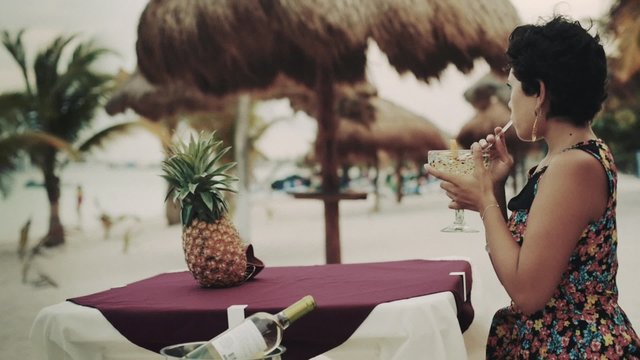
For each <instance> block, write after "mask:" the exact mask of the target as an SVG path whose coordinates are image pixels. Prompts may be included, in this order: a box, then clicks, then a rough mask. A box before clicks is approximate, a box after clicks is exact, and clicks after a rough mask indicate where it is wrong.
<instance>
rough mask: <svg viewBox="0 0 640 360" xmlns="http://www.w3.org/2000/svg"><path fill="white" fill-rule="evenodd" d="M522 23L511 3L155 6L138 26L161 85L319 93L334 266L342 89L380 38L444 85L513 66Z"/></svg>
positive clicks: (277, 0) (143, 55)
mask: <svg viewBox="0 0 640 360" xmlns="http://www.w3.org/2000/svg"><path fill="white" fill-rule="evenodd" d="M517 23H518V18H517V15H516V11H515V9H514V8H513V6H512V5H511V4H510V3H509V2H508V0H494V1H476V0H419V1H415V0H412V1H409V0H394V1H391V0H350V1H339V2H332V1H325V0H296V1H293V0H262V1H255V0H244V1H242V0H238V1H225V2H222V1H212V0H151V1H150V2H149V4H148V5H147V7H146V8H145V10H144V11H143V13H142V16H141V19H140V24H139V27H138V42H137V45H136V49H137V54H138V66H139V68H140V71H141V73H142V74H143V75H144V76H145V77H146V78H147V79H149V81H150V82H151V83H154V84H161V85H166V84H176V83H177V84H181V85H184V86H187V87H195V88H198V89H200V90H201V91H202V92H203V93H208V94H214V95H224V94H227V93H230V92H234V91H238V90H243V89H249V88H259V87H266V86H268V85H269V84H271V82H272V81H273V79H274V78H275V76H276V75H277V74H278V73H285V74H287V75H289V76H291V77H292V78H294V79H296V80H299V81H301V82H303V83H304V84H307V85H308V86H310V87H312V88H314V89H315V91H316V94H317V97H318V113H317V114H316V117H317V119H318V141H319V143H321V144H323V145H324V147H323V149H322V150H323V152H322V154H320V155H321V156H320V160H321V163H322V186H323V191H324V193H325V194H327V197H325V198H324V203H325V231H326V240H327V244H326V251H327V262H329V263H334V262H340V237H339V223H338V218H339V216H338V201H337V200H339V194H338V176H337V172H336V163H337V161H336V160H337V154H336V151H335V149H336V146H335V133H336V129H337V119H336V118H335V117H334V114H333V105H334V104H333V99H334V83H335V82H353V81H356V80H361V79H362V78H363V77H364V73H365V63H366V48H367V41H368V40H369V39H370V38H371V39H373V40H375V41H376V42H377V43H378V46H379V47H380V49H381V50H382V51H383V52H384V53H386V54H387V56H388V57H389V61H390V63H391V64H392V65H393V66H395V67H396V69H398V70H399V71H401V72H403V71H411V72H413V73H414V74H415V75H416V76H417V77H418V78H419V79H423V80H426V81H428V80H429V79H431V78H433V77H437V76H438V75H439V74H440V73H441V72H442V71H443V70H444V69H445V68H446V67H447V66H448V64H449V63H453V64H454V65H455V66H456V67H458V69H460V70H461V71H463V72H466V71H468V70H470V69H471V68H472V67H473V61H474V59H476V58H484V59H486V60H487V62H488V63H489V64H490V65H491V66H492V67H494V68H498V69H500V68H502V67H503V65H504V64H505V58H504V55H503V54H504V49H505V47H506V40H507V35H508V34H509V32H510V31H511V29H512V28H513V27H514V26H515V25H516V24H517Z"/></svg>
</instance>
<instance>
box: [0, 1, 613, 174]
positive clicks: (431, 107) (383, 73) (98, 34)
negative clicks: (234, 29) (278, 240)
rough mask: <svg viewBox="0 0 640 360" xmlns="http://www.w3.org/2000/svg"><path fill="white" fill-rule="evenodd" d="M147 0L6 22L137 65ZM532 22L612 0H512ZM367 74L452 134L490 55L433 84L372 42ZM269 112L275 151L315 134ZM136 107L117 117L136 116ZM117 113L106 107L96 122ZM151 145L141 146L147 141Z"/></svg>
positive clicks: (123, 149)
mask: <svg viewBox="0 0 640 360" xmlns="http://www.w3.org/2000/svg"><path fill="white" fill-rule="evenodd" d="M146 3H147V0H112V1H103V0H2V12H0V30H9V31H10V32H13V33H15V32H16V31H17V30H19V29H27V32H26V33H25V36H24V39H23V41H24V43H25V44H26V46H27V56H28V57H29V59H31V60H32V59H33V58H34V56H35V53H36V51H37V50H39V49H41V48H42V47H43V46H46V45H47V44H49V42H50V41H51V40H52V39H53V38H54V37H56V36H57V35H60V34H79V38H80V39H83V40H88V39H95V40H96V41H97V42H98V43H99V44H100V45H101V46H104V47H107V48H110V49H113V50H114V51H115V52H116V54H115V55H112V56H109V57H108V58H106V59H105V60H103V61H102V62H101V63H100V66H101V67H102V68H104V69H105V70H107V71H111V72H116V71H117V70H118V69H124V70H127V71H132V70H133V69H134V68H135V65H136V55H135V41H136V38H137V35H136V30H137V24H138V19H139V16H140V13H141V12H142V10H143V9H144V6H145V5H146ZM512 3H513V5H514V6H515V7H516V9H517V11H518V13H519V15H520V18H521V19H522V21H523V22H524V23H530V22H536V21H537V20H538V19H539V18H540V17H549V16H550V15H552V14H553V13H554V12H555V13H561V14H565V15H568V16H570V17H573V18H575V19H577V20H582V19H586V18H599V17H601V16H602V15H603V14H605V13H606V11H607V10H608V8H609V6H610V4H611V0H566V1H558V0H535V1H533V0H512ZM369 55H370V56H369V62H368V64H367V75H368V78H369V80H370V81H371V82H372V83H373V84H374V85H376V87H377V88H378V94H379V95H380V96H381V97H383V98H386V99H388V100H391V101H393V102H396V103H397V104H398V105H402V106H404V107H406V108H408V109H409V110H411V111H413V112H415V113H416V114H419V115H421V116H424V117H425V118H427V119H429V120H431V121H432V122H434V123H435V124H436V125H437V126H439V127H440V128H441V129H442V130H444V131H445V132H447V133H449V134H452V135H454V134H456V133H457V132H458V130H459V129H460V127H461V126H462V125H463V124H464V123H465V122H466V121H468V120H469V119H470V118H471V117H472V116H473V113H474V112H473V108H472V107H471V106H470V105H469V104H468V103H467V102H466V101H465V100H464V98H463V96H462V94H463V93H464V91H465V90H466V89H467V88H468V87H469V86H471V85H472V84H473V83H474V82H475V81H477V80H478V79H479V78H480V77H482V76H483V75H484V74H486V73H487V71H488V66H487V65H486V63H485V62H484V61H483V60H479V61H477V62H476V66H475V67H474V70H473V71H471V72H470V73H469V74H466V75H464V74H461V73H460V72H458V71H457V70H456V69H455V68H454V67H450V68H448V69H447V70H445V72H444V73H443V74H442V76H441V77H440V80H439V81H432V82H431V84H429V85H427V84H425V83H424V82H422V81H419V80H416V79H415V77H413V76H412V75H411V74H403V75H400V74H398V73H397V72H396V71H395V70H394V69H393V68H392V67H391V66H390V65H389V63H388V61H387V59H386V57H385V56H384V54H381V53H380V52H379V51H376V49H375V48H372V49H370V53H369ZM21 88H22V77H21V75H20V72H19V70H18V68H17V67H16V65H15V63H14V62H13V60H12V58H11V57H10V55H9V54H8V53H7V52H6V51H4V48H3V49H1V51H0V92H4V91H11V90H16V89H21ZM260 113H261V114H262V115H263V116H264V117H265V118H269V117H274V118H275V117H280V116H287V115H291V116H292V117H293V119H292V120H290V121H285V122H280V123H279V124H278V125H277V126H274V127H273V129H270V131H269V132H267V134H266V135H265V137H264V138H263V139H262V141H260V142H259V143H258V145H259V146H260V147H261V148H262V149H263V151H264V152H266V153H267V154H269V155H270V156H272V157H274V158H279V159H284V158H288V157H292V156H295V155H297V154H299V153H300V152H304V151H306V149H307V148H308V147H309V146H310V144H311V143H312V142H313V139H314V136H313V132H314V131H315V130H314V129H315V126H316V125H315V122H314V120H313V119H310V118H309V117H308V116H304V115H298V116H293V113H292V112H291V110H290V109H288V107H287V106H286V103H285V104H284V105H283V103H282V101H280V102H275V103H273V104H272V106H269V105H265V106H262V107H261V108H260ZM135 118H136V116H135V114H133V113H127V114H125V115H121V116H118V117H116V119H115V120H117V121H122V120H124V119H135ZM112 121H114V119H113V118H109V117H108V116H107V115H106V114H100V115H99V117H98V119H97V120H96V124H97V125H96V126H97V127H100V126H105V124H107V123H109V122H112ZM141 148H143V149H145V151H139V149H141ZM97 156H99V157H105V158H108V159H110V160H113V161H133V162H153V161H156V160H158V159H160V158H161V156H162V154H161V152H160V146H159V144H158V143H157V142H156V140H155V139H153V138H152V137H151V136H150V135H146V134H144V133H135V134H133V135H132V136H130V137H129V138H122V139H120V140H116V141H115V142H114V143H111V144H109V145H107V148H106V149H105V150H104V151H102V152H98V153H97Z"/></svg>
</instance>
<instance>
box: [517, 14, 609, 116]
mask: <svg viewBox="0 0 640 360" xmlns="http://www.w3.org/2000/svg"><path fill="white" fill-rule="evenodd" d="M507 56H508V57H509V63H510V66H511V69H512V71H513V74H514V76H515V77H516V78H517V79H518V80H519V81H520V82H521V83H522V89H523V91H524V93H525V94H527V95H534V94H538V93H539V92H540V84H539V82H538V81H542V82H543V83H544V84H545V86H546V90H547V93H548V96H549V99H550V107H549V112H548V113H547V116H548V117H554V116H555V117H564V118H567V121H571V122H572V123H574V124H576V125H580V126H583V125H586V124H588V123H589V122H590V121H591V119H593V117H594V116H595V114H596V113H597V112H598V111H600V108H601V106H602V102H603V101H604V100H605V99H606V98H607V93H606V80H607V59H606V57H605V54H604V49H603V48H602V45H601V44H600V37H599V36H598V35H596V36H591V35H590V34H589V33H588V32H587V30H586V29H584V28H583V27H582V26H581V25H580V23H579V22H577V21H571V20H569V19H567V18H565V17H563V16H556V17H554V18H553V19H551V20H550V21H549V22H547V23H545V24H543V25H522V26H518V27H517V28H515V29H514V30H513V32H512V33H511V36H509V48H508V49H507Z"/></svg>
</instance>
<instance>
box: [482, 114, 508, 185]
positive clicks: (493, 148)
mask: <svg viewBox="0 0 640 360" xmlns="http://www.w3.org/2000/svg"><path fill="white" fill-rule="evenodd" d="M501 132H502V127H500V126H498V127H496V128H495V129H494V134H495V135H494V134H489V135H487V137H486V139H481V140H480V141H479V142H478V144H479V145H480V147H481V148H482V150H483V151H484V150H486V149H487V148H489V149H488V150H487V152H488V153H489V158H490V159H491V164H490V165H489V172H490V173H491V177H492V178H493V181H494V182H496V183H499V184H504V183H505V182H506V181H507V177H509V173H510V172H511V168H513V156H511V154H509V151H508V150H507V144H506V142H505V135H504V134H502V135H500V133H501Z"/></svg>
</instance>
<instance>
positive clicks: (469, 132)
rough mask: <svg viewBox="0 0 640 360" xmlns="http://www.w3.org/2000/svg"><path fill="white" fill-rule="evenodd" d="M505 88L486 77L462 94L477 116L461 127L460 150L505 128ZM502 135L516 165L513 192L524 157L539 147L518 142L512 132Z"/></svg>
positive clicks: (502, 83) (490, 77)
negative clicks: (494, 130) (499, 127)
mask: <svg viewBox="0 0 640 360" xmlns="http://www.w3.org/2000/svg"><path fill="white" fill-rule="evenodd" d="M505 89H508V88H507V86H506V84H505V83H504V82H501V81H500V80H498V78H495V77H494V76H492V75H487V76H485V77H483V78H482V79H481V80H479V81H478V82H477V83H476V84H474V85H472V86H471V87H470V88H469V89H468V90H467V91H466V92H465V98H466V99H467V100H468V101H469V102H470V103H471V104H472V105H473V107H474V108H475V110H476V114H475V115H474V116H473V117H472V118H471V119H470V120H469V121H468V122H467V123H465V124H464V125H463V126H462V128H461V129H460V132H458V135H457V136H456V140H457V142H458V143H459V144H460V145H461V146H462V147H464V148H469V147H470V146H471V144H472V143H473V142H474V141H478V140H480V139H482V138H484V137H486V136H487V135H488V134H491V133H493V129H495V128H496V127H497V126H504V125H505V124H506V123H507V122H508V121H509V118H510V116H511V110H509V108H508V107H507V103H508V97H505ZM507 95H508V94H507ZM505 136H506V138H505V140H506V142H507V147H508V148H509V150H510V151H511V153H512V155H513V158H514V162H515V166H514V168H513V171H512V173H511V175H512V178H513V188H514V191H515V190H517V188H518V181H517V179H518V177H519V176H520V177H522V176H524V172H525V171H526V169H524V166H525V164H524V161H525V159H526V157H527V154H529V153H530V152H532V151H534V150H536V149H539V145H537V144H535V143H526V142H524V141H522V140H520V139H518V136H517V135H516V132H515V131H514V130H510V131H508V132H507V133H506V135H505ZM518 169H520V171H518Z"/></svg>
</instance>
